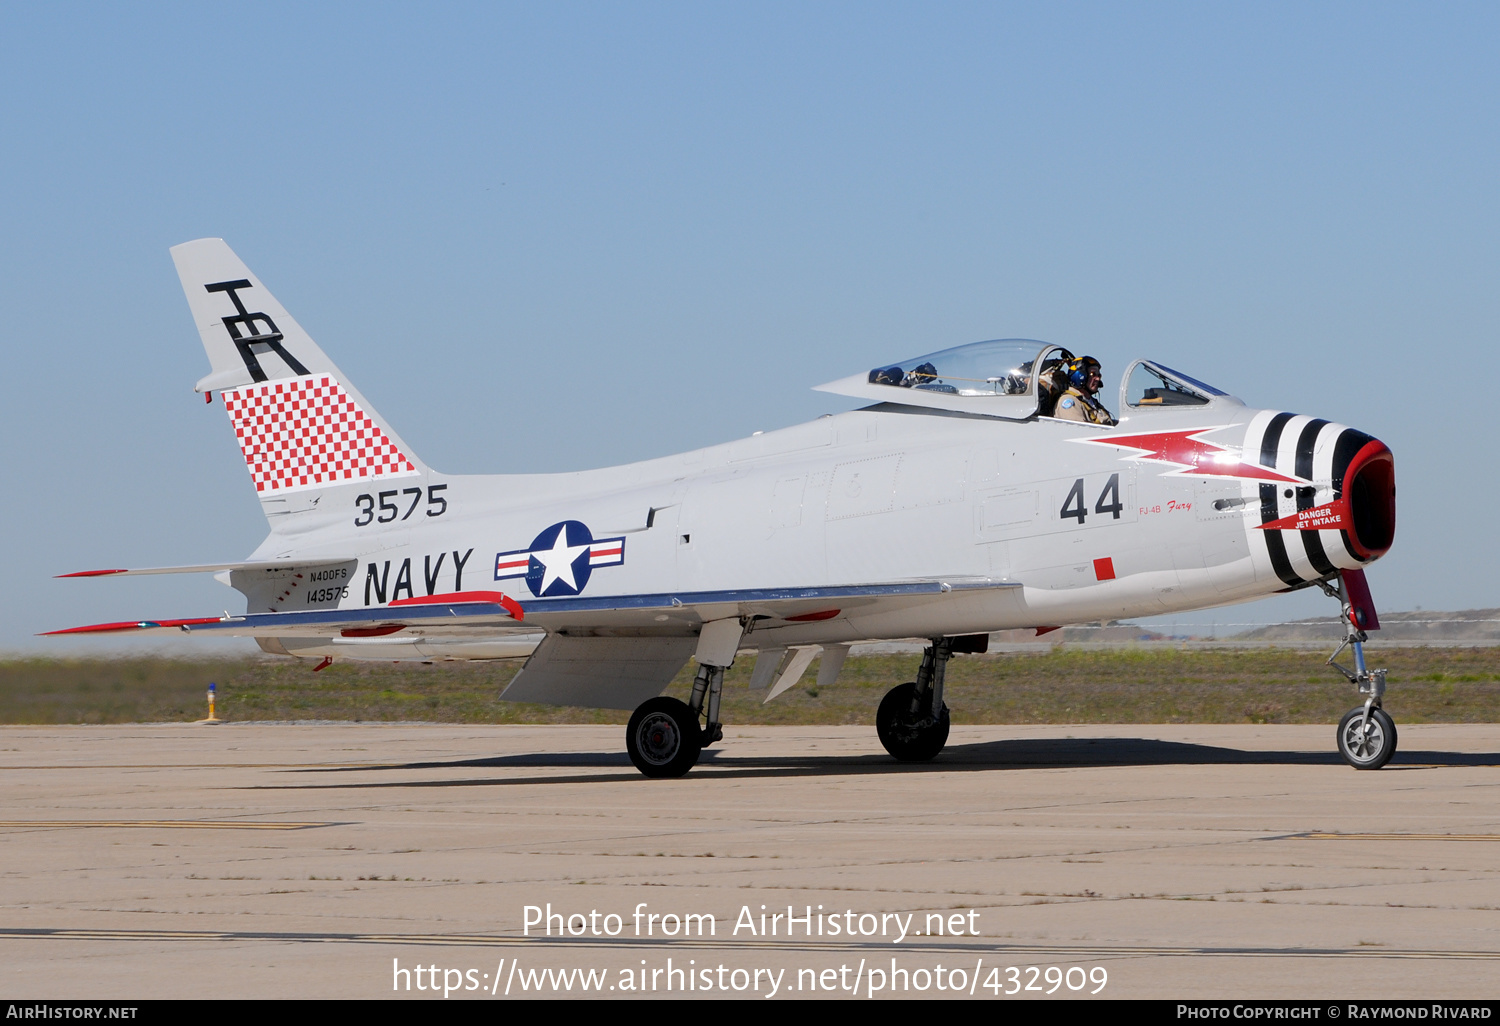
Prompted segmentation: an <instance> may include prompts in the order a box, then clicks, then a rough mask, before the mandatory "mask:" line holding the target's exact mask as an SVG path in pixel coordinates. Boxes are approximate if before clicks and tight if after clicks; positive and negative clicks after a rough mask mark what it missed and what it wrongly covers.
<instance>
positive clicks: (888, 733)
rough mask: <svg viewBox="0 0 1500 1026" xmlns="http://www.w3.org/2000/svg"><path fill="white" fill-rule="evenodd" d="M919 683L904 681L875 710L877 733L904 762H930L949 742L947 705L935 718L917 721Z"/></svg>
mask: <svg viewBox="0 0 1500 1026" xmlns="http://www.w3.org/2000/svg"><path fill="white" fill-rule="evenodd" d="M916 695H917V685H916V684H914V683H909V684H901V685H898V686H896V687H894V688H892V689H891V690H890V691H889V692H887V693H886V696H885V697H884V698H883V699H881V700H880V709H879V710H878V711H877V712H876V713H875V732H876V733H877V734H879V735H880V743H881V744H883V745H885V750H886V751H888V752H890V753H891V754H892V755H894V756H895V757H896V758H897V759H899V760H901V761H902V762H927V761H928V760H930V759H932V758H933V757H934V756H936V755H937V753H938V752H941V751H942V750H943V746H944V745H945V744H947V743H948V707H947V706H946V705H945V706H943V708H942V709H941V710H939V711H938V715H937V718H936V719H933V720H918V719H916V718H915V717H914V716H913V715H912V711H911V706H912V701H913V700H914V699H915V698H916Z"/></svg>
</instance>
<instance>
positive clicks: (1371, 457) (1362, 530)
mask: <svg viewBox="0 0 1500 1026" xmlns="http://www.w3.org/2000/svg"><path fill="white" fill-rule="evenodd" d="M1344 495H1345V496H1346V497H1347V498H1348V500H1349V507H1350V513H1351V515H1352V516H1353V519H1354V529H1353V530H1352V531H1350V532H1349V541H1350V544H1351V545H1352V547H1353V548H1354V550H1355V554H1356V555H1358V556H1359V558H1360V559H1365V560H1369V559H1375V558H1377V557H1378V556H1382V555H1384V554H1385V552H1386V551H1387V550H1388V549H1389V548H1390V547H1391V542H1393V541H1394V540H1395V538H1396V461H1395V458H1394V457H1392V456H1391V451H1390V450H1389V449H1387V448H1386V447H1385V445H1384V444H1383V443H1381V442H1376V441H1371V442H1370V443H1368V444H1367V445H1365V447H1364V448H1362V449H1361V450H1360V451H1359V452H1358V453H1357V454H1356V455H1355V457H1354V459H1352V460H1350V461H1349V468H1348V470H1346V471H1345V472H1344Z"/></svg>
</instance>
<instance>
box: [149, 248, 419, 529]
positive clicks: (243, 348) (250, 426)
mask: <svg viewBox="0 0 1500 1026" xmlns="http://www.w3.org/2000/svg"><path fill="white" fill-rule="evenodd" d="M172 260H173V262H174V263H175V264H176V265H177V274H178V277H180V278H181V279H182V289H183V292H184V293H186V295H187V301H188V306H189V307H190V308H191V309H192V312H193V322H194V323H195V324H196V325H197V327H198V333H199V335H200V336H201V337H202V339H203V348H204V349H205V350H206V351H207V352H208V362H209V365H210V366H211V368H212V370H211V371H210V373H209V374H208V376H207V377H205V378H203V379H202V380H201V381H199V382H198V385H197V390H198V391H200V392H209V393H213V392H219V393H220V394H221V395H222V397H223V401H224V408H225V409H226V410H227V411H228V413H229V419H230V423H231V425H232V426H233V427H234V433H235V438H236V440H237V441H238V442H239V446H240V451H241V453H242V454H243V455H244V457H245V465H246V467H247V468H248V469H249V471H250V477H251V480H252V481H253V482H254V483H255V490H256V492H257V493H258V494H259V496H260V499H261V504H262V507H263V508H264V510H265V512H266V515H267V517H268V518H271V520H272V524H273V526H275V524H276V517H277V516H278V515H279V514H284V513H288V512H297V511H298V510H299V509H308V508H312V507H313V506H316V505H317V499H318V495H320V494H321V491H323V490H327V489H330V488H341V487H345V486H370V485H371V484H372V483H378V482H383V481H385V480H388V479H397V478H408V477H413V476H417V475H422V476H425V475H426V474H427V468H426V467H425V466H423V465H422V463H421V461H419V460H418V459H417V458H416V457H415V456H413V455H412V452H411V450H410V449H409V448H408V447H407V446H406V444H405V443H404V442H402V441H401V439H400V437H399V436H397V434H396V432H395V431H393V430H392V429H391V427H390V425H389V424H387V423H386V422H385V420H384V419H382V418H381V416H380V415H379V414H378V413H376V412H375V410H374V408H373V407H371V406H370V404H369V403H368V402H366V401H365V399H364V397H363V396H361V395H360V394H359V392H358V391H357V390H356V389H355V388H354V386H353V385H351V384H350V383H349V380H348V379H347V378H345V377H344V375H343V373H342V372H341V371H340V370H339V369H338V368H337V367H336V366H334V364H333V361H332V360H330V359H328V357H327V356H326V355H324V353H323V350H321V349H319V348H318V346H317V344H316V343H314V342H313V340H312V339H311V338H310V337H309V336H308V334H307V332H305V331H303V330H302V326H301V325H299V324H298V323H297V322H296V321H295V320H293V319H292V315H291V314H289V313H287V312H286V310H285V309H284V308H283V307H282V305H281V304H280V303H278V302H277V301H276V298H275V297H274V296H272V295H271V293H270V292H268V291H267V290H266V288H265V286H264V285H262V284H261V283H260V280H259V279H258V278H256V277H255V275H253V274H251V273H250V269H249V268H247V267H246V266H245V265H244V263H243V262H241V260H240V258H239V257H237V256H235V255H234V251H233V250H231V249H230V248H229V247H228V246H227V245H225V244H224V240H223V239H198V240H197V241H195V242H184V243H183V244H182V245H180V246H173V247H172ZM294 493H301V494H294Z"/></svg>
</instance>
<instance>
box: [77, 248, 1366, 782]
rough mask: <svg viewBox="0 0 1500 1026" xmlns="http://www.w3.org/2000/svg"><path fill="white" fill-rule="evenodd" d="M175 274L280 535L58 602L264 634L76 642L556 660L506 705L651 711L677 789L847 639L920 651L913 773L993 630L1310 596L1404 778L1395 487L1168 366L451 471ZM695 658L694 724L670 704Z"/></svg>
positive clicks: (1357, 723) (1014, 362) (183, 271)
mask: <svg viewBox="0 0 1500 1026" xmlns="http://www.w3.org/2000/svg"><path fill="white" fill-rule="evenodd" d="M172 257H173V259H174V261H175V262H176V265H177V271H178V274H179V276H180V277H181V279H182V286H183V289H184V290H185V291H186V293H187V299H188V306H189V307H190V308H191V310H192V314H193V319H194V322H195V323H196V324H197V326H198V331H199V333H200V334H201V336H202V339H203V345H204V348H205V349H206V350H207V351H208V359H209V364H210V366H211V368H212V370H211V371H210V373H209V374H208V375H207V376H206V377H204V378H203V379H202V380H201V381H199V382H198V384H197V391H198V392H200V393H203V394H204V395H206V396H207V398H208V400H209V401H210V402H212V401H214V400H215V399H216V398H217V399H218V400H219V401H221V402H222V403H223V404H224V408H225V410H226V411H227V413H228V414H229V423H230V426H231V428H232V429H233V431H234V435H235V438H236V440H237V441H238V443H239V447H240V451H241V452H242V453H243V455H244V459H245V464H246V467H247V468H248V469H249V471H250V478H251V480H252V481H253V482H254V485H255V490H256V493H257V494H258V496H259V498H260V502H261V508H262V509H263V510H264V512H265V515H266V519H267V521H268V522H269V525H270V533H269V535H268V536H267V537H266V540H265V541H264V542H263V543H262V544H261V545H260V546H259V547H258V548H257V549H256V550H255V551H254V552H253V553H251V554H250V555H249V556H248V557H246V558H244V559H239V560H232V561H228V562H223V563H215V564H209V565H202V566H176V567H155V568H147V569H137V570H93V571H84V572H82V573H79V574H71V575H64V576H105V575H110V576H122V575H129V574H162V573H193V572H204V573H213V574H216V575H217V576H218V578H219V580H221V581H223V582H225V583H226V584H229V585H230V586H232V587H234V588H235V589H237V590H238V591H240V592H241V593H243V594H244V596H245V599H246V610H245V613H244V614H243V615H227V614H226V615H225V616H208V617H197V618H191V619H175V620H140V621H130V622H124V623H110V624H98V625H94V626H89V627H76V628H71V629H70V630H69V631H59V632H55V633H60V634H66V633H97V632H112V631H124V632H133V633H151V632H171V633H174V634H184V633H185V634H202V635H208V636H242V637H253V638H255V639H256V641H257V642H258V643H259V645H260V647H261V648H262V649H263V650H265V651H267V652H272V653H277V654H281V655H287V656H295V657H298V658H303V659H317V660H320V661H321V662H320V663H319V668H321V667H322V666H324V665H327V663H328V662H330V661H332V660H336V659H378V660H398V659H417V660H446V659H499V658H508V657H512V658H513V657H521V656H529V658H527V661H526V664H525V667H524V668H523V669H522V670H521V672H520V673H519V674H518V675H517V676H516V677H515V678H514V679H513V680H512V681H511V683H510V685H509V687H507V688H506V690H505V692H504V693H503V695H502V696H501V697H502V698H504V699H508V700H514V701H525V702H547V703H556V704H564V705H580V706H592V707H602V708H613V709H633V710H634V714H633V715H632V716H631V718H630V724H629V727H628V728H627V731H626V739H625V740H626V747H627V748H628V750H629V752H630V757H631V759H632V760H633V761H634V763H635V765H636V766H637V767H638V768H639V769H640V770H641V772H642V773H644V774H646V775H647V776H656V777H671V776H680V775H681V774H683V773H686V772H687V771H688V770H689V769H690V768H691V767H692V766H693V764H694V763H695V762H696V760H697V758H698V755H699V752H700V749H701V748H702V747H703V746H704V745H707V744H712V743H713V742H714V741H717V740H719V739H720V738H721V737H722V730H721V725H720V722H719V706H720V694H721V689H722V683H723V676H724V670H725V668H726V667H728V666H729V665H730V664H732V663H733V662H734V661H735V658H736V656H737V654H738V653H739V652H741V651H743V650H754V652H755V653H756V656H755V666H754V670H753V672H752V676H751V683H750V686H751V688H753V689H763V690H764V691H765V692H766V694H767V700H769V699H770V698H772V697H774V696H775V695H777V694H780V693H781V692H783V691H785V690H786V689H788V688H790V687H791V686H792V685H793V684H795V683H796V682H797V680H798V679H799V678H800V677H801V676H802V674H803V672H804V671H805V670H806V669H807V667H808V666H809V665H810V664H811V662H812V661H813V659H814V658H818V657H821V662H820V668H819V671H818V681H819V684H820V685H821V686H826V685H828V684H830V683H832V681H833V680H834V679H835V678H836V677H837V676H838V673H839V670H840V667H841V666H842V664H843V662H844V656H845V654H846V653H847V652H848V650H849V646H850V645H851V644H852V643H855V642H864V641H874V640H893V639H907V638H920V639H925V640H926V641H927V642H928V647H927V648H926V651H925V653H924V655H923V658H922V661H921V666H920V668H919V669H918V671H917V674H916V680H915V681H913V682H911V683H908V684H903V685H901V686H899V687H897V688H895V689H894V690H893V691H891V692H890V694H889V695H887V696H886V698H885V700H884V701H883V702H882V703H881V705H880V709H879V713H878V715H877V731H878V733H879V736H880V740H881V742H882V743H883V744H884V745H885V747H886V749H887V750H888V751H889V752H890V753H891V754H892V755H893V756H895V757H896V758H897V759H901V760H912V761H920V760H927V759H931V758H932V757H933V756H935V755H937V753H938V752H939V751H940V750H941V749H942V747H943V745H944V743H945V742H946V740H947V736H948V722H949V717H948V708H947V706H946V705H945V704H944V702H943V671H944V666H945V664H946V661H947V660H948V658H949V657H950V656H951V655H952V654H954V653H956V652H982V651H984V650H985V647H986V643H987V640H988V634H989V632H991V631H997V630H1004V629H1012V628H1036V629H1037V631H1038V632H1045V631H1047V630H1050V629H1053V628H1055V627H1058V626H1063V625H1067V624H1081V623H1091V622H1097V621H1101V620H1112V619H1118V618H1122V617H1138V616H1150V615H1155V614H1160V613H1172V612H1179V611H1183V610H1192V609H1202V608H1206V607H1209V606H1219V605H1225V604H1228V603H1233V602H1243V601H1246V600H1249V599H1255V598H1259V597H1261V596H1263V595H1270V594H1273V593H1276V592H1283V591H1290V590H1294V589H1298V588H1303V587H1309V586H1314V587H1320V588H1322V589H1323V590H1324V591H1325V592H1327V593H1328V594H1329V595H1331V596H1333V597H1334V598H1336V599H1338V600H1339V601H1340V603H1341V607H1342V610H1343V616H1344V621H1345V623H1346V625H1347V635H1348V637H1347V640H1346V642H1345V645H1346V646H1351V647H1352V649H1353V653H1354V659H1355V666H1354V668H1353V669H1352V670H1345V671H1343V672H1344V673H1345V675H1346V676H1347V677H1348V678H1349V680H1350V681H1351V682H1353V683H1355V684H1357V685H1358V686H1359V688H1360V690H1361V693H1362V694H1364V695H1366V696H1367V697H1366V700H1365V702H1364V703H1363V704H1362V705H1360V706H1357V707H1356V708H1354V709H1352V710H1351V711H1350V712H1349V713H1348V714H1347V715H1346V716H1345V717H1344V719H1343V722H1342V723H1341V724H1340V725H1339V728H1338V735H1337V737H1338V748H1339V751H1340V752H1341V753H1342V754H1343V756H1344V758H1345V759H1346V760H1348V762H1349V763H1351V764H1352V765H1354V766H1356V767H1359V768H1365V769H1373V768H1376V767H1379V766H1381V765H1384V763H1385V762H1386V761H1387V760H1388V759H1389V758H1390V757H1391V754H1392V753H1393V752H1394V750H1395V746H1396V730H1395V726H1394V724H1393V723H1392V721H1391V718H1390V717H1389V715H1387V713H1386V712H1385V710H1384V709H1382V708H1381V699H1382V695H1383V693H1384V690H1385V677H1384V671H1381V670H1373V671H1372V670H1368V669H1367V668H1366V667H1365V663H1364V658H1363V651H1362V648H1361V642H1363V641H1364V640H1365V631H1366V630H1373V629H1375V628H1377V627H1378V626H1379V624H1378V621H1377V619H1376V613H1375V609H1374V606H1373V604H1372V603H1371V601H1370V594H1369V590H1368V588H1367V587H1366V585H1365V581H1364V576H1363V573H1362V568H1363V567H1364V566H1365V565H1366V564H1368V563H1370V562H1372V561H1373V560H1375V559H1377V558H1379V557H1380V556H1381V555H1382V554H1384V553H1385V552H1386V551H1387V550H1388V549H1389V548H1390V545H1391V541H1392V538H1393V536H1394V533H1395V474H1394V464H1393V461H1392V457H1391V453H1390V450H1389V449H1388V448H1387V447H1386V446H1385V445H1384V444H1382V443H1381V442H1379V441H1378V440H1376V439H1374V438H1371V437H1370V436H1369V435H1366V434H1363V433H1361V432H1359V431H1357V430H1355V429H1353V428H1349V427H1344V426H1343V425H1340V424H1334V423H1330V422H1329V421H1326V420H1321V419H1317V418H1314V417H1306V416H1297V415H1293V414H1291V413H1283V412H1280V411H1277V410H1255V409H1250V408H1249V407H1247V406H1246V405H1245V404H1244V403H1243V402H1241V401H1240V400H1239V399H1236V398H1235V397H1234V396H1232V395H1228V394H1226V393H1225V392H1223V391H1221V390H1219V389H1217V388H1214V387H1213V386H1211V385H1208V384H1205V383H1204V382H1202V381H1199V380H1197V379H1195V378H1193V377H1190V376H1189V375H1187V374H1183V373H1181V372H1179V371H1176V370H1173V369H1172V368H1170V367H1166V366H1164V365H1162V364H1160V363H1156V362H1154V361H1150V360H1140V361H1137V362H1136V363H1134V364H1132V365H1131V366H1130V367H1129V369H1128V370H1127V371H1126V373H1125V375H1124V378H1123V385H1122V387H1121V389H1120V394H1119V405H1118V407H1117V409H1118V410H1119V414H1120V417H1119V422H1118V424H1114V425H1107V424H1100V423H1090V422H1079V421H1077V420H1069V419H1063V417H1062V416H1058V414H1065V413H1067V412H1070V410H1071V407H1073V406H1074V405H1075V404H1082V405H1089V400H1088V389H1087V387H1085V388H1083V389H1082V390H1079V389H1077V388H1075V390H1074V391H1073V392H1064V391H1063V390H1064V389H1066V388H1067V387H1068V386H1069V384H1070V383H1071V384H1074V385H1080V384H1086V383H1085V382H1084V381H1083V380H1082V378H1081V376H1080V375H1081V371H1080V367H1081V366H1082V361H1078V360H1074V359H1073V354H1071V353H1068V352H1066V351H1065V350H1063V349H1061V348H1059V347H1057V346H1053V345H1047V344H1045V343H1042V342H1033V341H1025V340H1017V339H1005V340H1000V341H989V342H976V343H973V344H971V345H962V346H958V347H956V348H952V349H945V350H943V351H941V352H936V353H929V354H926V355H922V356H916V357H913V358H911V359H908V360H901V361H898V362H895V363H882V364H880V365H879V366H876V367H874V368H873V369H870V370H867V371H861V372H860V373H857V374H854V375H852V376H850V377H847V378H843V379H840V380H838V381H833V382H830V383H828V384H826V385H821V386H819V388H821V389H822V390H823V391H827V392H833V393H836V394H839V395H846V396H853V397H856V398H858V399H861V400H866V401H868V405H866V406H865V407H863V408H862V409H858V410H855V411H853V412H849V413H841V414H837V415H830V416H824V417H821V418H819V419H817V420H814V421H812V422H810V423H807V424H799V425H797V426H796V427H789V428H784V429H782V430H779V431H768V432H765V433H757V434H756V435H754V436H752V437H750V438H745V439H741V440H739V441H736V442H731V443H728V444H726V445H717V446H713V447H710V448H707V449H696V450H694V451H692V452H688V453H684V454H682V455H677V456H667V457H663V458H661V459H655V460H649V461H646V462H644V463H634V464H630V465H628V466H621V467H610V468H607V469H602V470H591V471H585V472H580V473H567V474H517V475H497V476H456V475H450V474H443V473H439V472H438V471H435V470H433V469H431V468H430V467H428V466H427V465H426V464H424V463H423V462H422V461H421V460H420V459H419V458H418V457H417V455H416V454H415V453H414V452H412V450H411V449H410V447H408V446H407V445H406V443H404V442H403V441H402V440H401V437H400V436H399V435H398V434H397V433H396V431H395V430H394V429H393V428H392V427H391V425H389V424H388V423H387V422H386V421H385V420H384V419H383V418H382V417H381V416H380V414H379V413H377V412H376V410H375V408H374V407H373V406H371V404H370V403H369V402H368V401H366V400H365V398H364V397H363V396H362V395H360V393H359V392H358V390H356V389H355V387H354V385H353V384H352V383H351V382H350V381H349V380H348V379H347V378H346V377H345V376H344V375H343V374H342V373H341V372H340V371H339V369H338V368H337V367H336V366H334V364H333V361H331V360H329V359H328V357H327V356H325V355H324V354H323V351H322V350H321V349H319V348H318V346H317V345H315V344H314V343H313V340H312V339H311V338H310V337H308V335H307V333H306V332H305V331H303V330H302V328H301V327H300V326H299V325H298V324H297V322H296V321H294V320H293V319H292V317H291V315H290V314H288V313H287V312H286V310H284V309H283V308H282V306H281V304H279V303H278V302H277V301H276V300H275V299H274V298H272V296H271V294H270V292H268V291H267V290H266V288H265V286H264V285H262V284H261V282H260V281H259V280H258V279H257V278H256V277H255V276H254V275H253V274H251V273H250V271H249V269H248V268H246V267H245V265H244V264H243V263H242V262H241V261H240V260H239V258H238V257H237V256H235V254H234V253H233V252H232V251H231V250H230V248H229V247H228V246H227V245H225V243H224V242H223V241H222V240H220V239H200V240H198V241H196V242H187V243H183V244H182V245H180V246H177V247H174V248H173V250H172ZM1070 371H1071V372H1072V378H1071V381H1070V379H1069V377H1068V375H1069V373H1070ZM1064 407H1067V408H1069V409H1064ZM1071 412H1074V413H1076V412H1077V411H1071ZM1343 647H1344V646H1340V650H1339V651H1342V650H1343ZM1338 654H1339V653H1338V652H1335V653H1334V657H1333V658H1336V657H1337V656H1338ZM1333 658H1330V660H1329V662H1330V663H1333ZM689 659H693V660H695V661H696V663H697V666H698V669H697V675H696V679H695V681H694V685H693V690H692V697H691V700H690V701H688V702H685V703H684V702H681V701H678V700H677V699H674V698H668V697H665V696H663V695H662V692H663V690H664V689H665V688H666V686H667V684H668V682H669V681H671V680H672V678H673V677H674V676H675V675H676V674H677V672H678V671H679V670H680V669H681V668H682V666H683V665H684V664H685V663H686V662H687V661H688V660H689ZM1334 665H1335V666H1337V665H1338V664H1336V663H1335V664H1334ZM1340 669H1342V668H1340Z"/></svg>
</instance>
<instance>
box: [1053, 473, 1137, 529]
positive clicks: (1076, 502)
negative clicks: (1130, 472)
mask: <svg viewBox="0 0 1500 1026" xmlns="http://www.w3.org/2000/svg"><path fill="white" fill-rule="evenodd" d="M1084 502H1085V500H1084V490H1083V478H1081V477H1080V478H1078V479H1077V480H1076V481H1074V482H1073V487H1072V488H1070V489H1068V496H1067V498H1065V499H1063V504H1062V509H1061V510H1060V511H1059V514H1058V515H1059V516H1061V517H1062V519H1064V520H1067V519H1069V518H1070V517H1071V518H1072V519H1074V520H1077V521H1078V522H1079V523H1080V524H1081V523H1083V522H1084V521H1085V520H1086V519H1087V518H1088V515H1089V514H1088V507H1087V506H1086V505H1085V504H1084ZM1124 508H1125V503H1124V502H1122V501H1121V500H1120V475H1119V474H1111V475H1109V480H1108V481H1106V482H1104V487H1103V488H1102V489H1101V490H1100V492H1099V498H1098V499H1096V500H1095V501H1094V512H1095V513H1097V514H1099V515H1100V516H1103V515H1104V514H1106V513H1108V514H1110V515H1111V516H1112V517H1113V518H1114V519H1115V520H1119V519H1120V511H1121V510H1123V509H1124Z"/></svg>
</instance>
